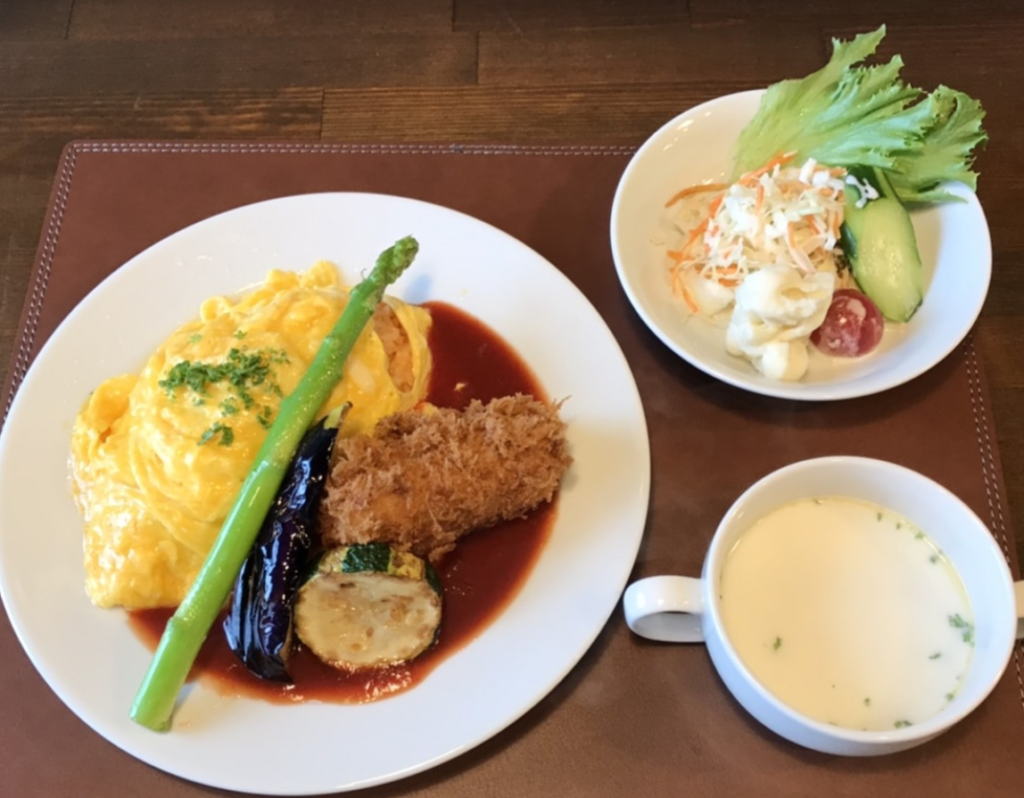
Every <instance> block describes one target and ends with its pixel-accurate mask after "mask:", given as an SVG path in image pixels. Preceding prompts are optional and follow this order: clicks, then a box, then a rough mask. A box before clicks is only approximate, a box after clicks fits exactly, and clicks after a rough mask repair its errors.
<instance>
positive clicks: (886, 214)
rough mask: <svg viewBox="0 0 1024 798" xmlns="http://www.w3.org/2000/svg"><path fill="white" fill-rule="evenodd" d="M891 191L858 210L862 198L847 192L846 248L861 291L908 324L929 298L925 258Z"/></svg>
mask: <svg viewBox="0 0 1024 798" xmlns="http://www.w3.org/2000/svg"><path fill="white" fill-rule="evenodd" d="M876 171H877V170H876ZM883 178H884V175H883ZM886 187H888V189H889V190H891V186H889V185H888V181H887V180H886V181H885V183H884V186H883V185H880V186H879V189H880V190H879V193H880V195H881V196H879V197H878V199H873V200H871V201H870V202H868V203H866V204H865V205H864V207H862V208H858V207H857V206H856V203H857V200H858V199H859V197H860V192H859V191H858V190H857V187H856V186H855V185H848V186H847V201H846V208H845V211H844V221H843V231H842V233H843V235H842V247H843V251H844V252H845V253H846V258H847V260H848V261H849V262H850V269H851V271H852V272H853V278H854V279H855V280H856V281H857V285H859V286H860V289H861V291H863V292H864V293H865V294H867V295H868V296H869V297H871V299H872V300H874V302H875V304H876V305H878V309H879V310H881V311H882V315H883V316H885V317H886V318H887V319H891V320H892V321H899V322H905V321H909V320H910V318H911V317H912V316H913V315H914V312H915V311H916V310H917V308H918V306H919V305H920V304H921V301H922V300H923V298H924V278H923V274H922V267H921V256H920V255H919V254H918V251H917V238H916V237H915V236H914V225H913V224H912V222H911V221H910V214H909V213H907V210H906V208H904V207H903V205H902V204H901V203H900V201H899V200H898V199H896V198H895V197H894V196H886V194H885V191H886Z"/></svg>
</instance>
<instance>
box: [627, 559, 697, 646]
mask: <svg viewBox="0 0 1024 798" xmlns="http://www.w3.org/2000/svg"><path fill="white" fill-rule="evenodd" d="M622 606H623V610H624V611H625V614H626V623H627V624H628V625H629V628H630V629H632V630H633V631H634V632H635V633H636V634H638V635H640V636H641V637H646V638H648V639H650V640H661V641H664V642H667V643H701V642H703V641H704V631H703V629H702V628H701V619H702V617H703V614H704V594H703V582H702V581H701V580H700V579H695V578H693V577H689V576H651V577H648V578H646V579H641V580H640V581H638V582H634V583H633V584H631V585H630V586H629V587H628V588H626V593H625V595H624V596H623V597H622Z"/></svg>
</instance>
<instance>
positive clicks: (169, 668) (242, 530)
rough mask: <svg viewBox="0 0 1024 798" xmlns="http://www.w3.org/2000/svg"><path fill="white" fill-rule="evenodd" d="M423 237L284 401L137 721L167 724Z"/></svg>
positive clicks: (355, 299) (149, 678) (359, 302)
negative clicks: (331, 401) (309, 434)
mask: <svg viewBox="0 0 1024 798" xmlns="http://www.w3.org/2000/svg"><path fill="white" fill-rule="evenodd" d="M418 250H419V244H418V243H417V242H416V239H414V238H412V237H411V236H407V237H406V238H403V239H401V240H400V241H398V242H396V243H395V244H394V246H392V247H391V248H390V249H387V250H385V251H384V252H383V253H381V255H380V257H379V258H377V264H376V266H375V267H374V269H373V271H372V272H371V273H370V275H369V276H368V277H367V278H366V279H364V280H363V281H362V282H361V283H359V285H357V286H356V287H355V288H354V289H353V290H352V293H351V295H350V296H349V301H348V304H347V305H346V306H345V310H344V312H343V313H342V314H341V318H339V319H338V322H337V324H335V325H334V329H332V330H331V332H330V333H328V335H327V337H326V338H325V339H324V341H323V343H322V344H321V346H320V350H319V351H318V352H317V354H316V357H315V358H314V359H313V362H312V363H311V364H310V366H309V369H308V371H307V372H306V374H305V376H303V378H302V381H301V382H300V383H299V385H298V386H297V387H296V388H295V390H294V391H293V392H292V393H291V394H289V395H288V396H287V397H286V398H285V399H284V400H283V401H282V402H281V408H280V410H279V411H278V414H277V419H276V420H275V421H274V423H273V425H272V426H271V428H270V431H269V432H268V433H267V437H266V439H265V440H264V441H263V445H262V446H261V447H260V450H259V452H258V453H257V455H256V460H255V462H254V463H253V466H252V469H251V470H250V471H249V475H248V477H246V480H245V482H244V483H243V484H242V488H241V490H240V491H239V493H238V496H237V497H236V499H235V503H234V505H233V506H232V508H231V511H230V512H229V513H228V517H227V519H225V521H224V526H223V527H221V531H220V534H219V535H218V536H217V539H216V540H215V541H214V544H213V548H212V549H211V550H210V553H209V554H208V555H207V557H206V561H205V562H204V563H203V567H202V569H201V570H200V571H199V574H198V576H196V579H195V582H194V583H193V584H192V587H191V589H190V590H189V592H188V595H186V596H185V599H184V601H182V603H181V605H180V606H179V607H178V610H177V612H175V613H174V615H173V616H172V617H171V619H170V621H168V623H167V627H166V629H165V630H164V634H163V637H162V638H161V639H160V645H159V646H158V647H157V650H156V654H155V655H154V656H153V661H152V663H151V664H150V666H149V671H148V672H147V673H146V676H145V678H144V679H143V682H142V686H141V687H140V688H139V691H138V693H137V694H136V696H135V701H134V703H133V704H132V709H131V718H132V720H134V721H135V722H136V723H138V724H140V725H142V726H145V727H147V728H150V729H153V730H154V731H164V730H166V729H168V728H170V724H171V714H172V713H173V711H174V704H175V702H176V700H177V697H178V692H179V691H180V690H181V687H182V685H183V684H184V683H185V679H186V678H188V673H189V670H190V669H191V668H192V663H193V662H194V661H195V658H196V655H197V654H198V653H199V648H200V646H202V644H203V641H204V640H205V639H206V635H207V633H208V632H209V631H210V627H211V626H212V625H213V622H214V621H215V620H216V619H217V614H218V613H219V612H220V609H221V607H223V606H224V602H225V600H226V599H227V597H228V594H229V593H230V592H231V588H232V586H233V585H234V582H235V579H236V578H237V576H238V572H239V569H241V567H242V563H243V562H244V561H245V558H246V557H247V556H248V554H249V550H250V549H251V548H252V545H253V542H254V541H255V540H256V535H257V534H258V533H259V529H260V525H261V524H262V523H263V518H264V516H266V514H267V512H268V510H269V509H270V507H271V505H272V504H273V501H274V497H275V495H276V494H277V490H278V488H279V487H280V484H281V480H282V479H283V477H284V474H285V471H286V469H287V468H288V463H289V462H290V461H291V458H292V456H293V455H294V453H295V449H296V447H297V446H298V444H299V441H300V440H301V439H302V436H303V434H304V433H305V432H306V429H307V428H308V427H309V425H310V424H311V423H312V422H313V417H314V415H315V414H316V411H317V409H318V408H319V407H320V406H321V405H322V404H323V403H324V402H325V401H326V400H327V397H328V396H330V393H331V391H332V390H333V389H334V386H335V385H336V384H337V383H338V381H339V380H340V379H341V375H342V371H343V370H344V366H345V361H346V360H347V359H348V355H349V352H350V351H351V350H352V347H353V345H354V344H355V342H356V340H357V339H358V338H359V336H360V335H361V334H362V331H363V328H364V327H365V326H366V324H367V322H368V321H369V320H370V316H371V315H373V311H374V309H375V308H376V307H377V304H378V303H379V302H380V301H381V298H382V297H383V296H384V291H385V289H386V288H387V287H388V286H389V285H390V284H391V283H393V282H394V281H395V280H397V279H398V277H399V276H400V275H401V274H402V272H403V271H405V270H406V268H408V266H409V264H411V263H412V261H413V258H415V257H416V253H417V251H418Z"/></svg>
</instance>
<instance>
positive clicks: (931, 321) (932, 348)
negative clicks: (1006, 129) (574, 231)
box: [611, 90, 992, 400]
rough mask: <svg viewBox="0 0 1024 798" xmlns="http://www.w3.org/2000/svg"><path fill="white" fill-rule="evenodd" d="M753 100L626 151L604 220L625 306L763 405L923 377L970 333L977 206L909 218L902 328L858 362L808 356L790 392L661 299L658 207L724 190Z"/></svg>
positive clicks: (688, 115) (668, 234)
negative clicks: (694, 192) (913, 252)
mask: <svg viewBox="0 0 1024 798" xmlns="http://www.w3.org/2000/svg"><path fill="white" fill-rule="evenodd" d="M762 94H763V91H761V90H757V91H747V92H741V93H738V94H730V95H727V96H724V97H719V98H718V99H715V100H711V101H710V102H706V103H703V104H702V105H698V106H697V107H695V108H691V109H690V110H689V111H686V112H685V113H682V114H680V115H679V116H677V117H676V118H675V119H673V120H671V121H670V122H668V123H667V124H665V125H664V126H663V127H662V128H661V129H660V130H658V131H657V132H656V133H655V134H654V135H653V136H651V137H650V138H649V139H648V140H647V141H646V142H645V143H644V144H643V146H641V147H640V149H639V150H637V152H636V154H635V155H634V156H633V158H632V160H631V161H630V162H629V164H628V166H627V167H626V170H625V171H624V172H623V175H622V178H621V180H620V181H619V185H618V188H617V190H616V192H615V199H614V202H613V203H612V213H611V242H612V255H613V257H614V260H615V268H616V271H617V272H618V276H619V280H620V281H621V283H622V287H623V290H624V291H625V293H626V296H627V297H628V298H629V300H630V302H632V304H633V307H634V308H635V309H636V311H637V313H638V314H639V315H640V318H641V319H643V321H644V323H646V324H647V326H648V327H650V329H651V330H652V331H653V332H654V334H655V335H657V336H658V337H659V338H660V339H661V340H662V341H663V342H664V343H665V344H666V345H667V346H668V347H669V348H670V349H672V350H673V351H674V352H675V353H676V354H678V355H679V356H680V357H682V358H683V359H685V360H686V361H688V362H689V363H690V364H692V365H693V366H695V367H697V368H698V369H701V370H702V371H704V372H706V373H707V374H709V375H711V376H713V377H716V378H718V379H719V380H722V381H723V382H726V383H729V384H730V385H734V386H736V387H739V388H743V389H745V390H748V391H753V392H755V393H759V394H764V395H767V396H777V397H782V398H787V399H802V400H836V399H849V398H853V397H857V396H865V395H868V394H874V393H878V392H880V391H884V390H887V389H889V388H893V387H895V386H897V385H901V384H902V383H905V382H907V381H909V380H912V379H913V378H915V377H917V376H919V375H920V374H922V373H924V372H925V371H927V370H928V369H930V368H931V367H932V366H934V365H935V364H937V363H938V362H939V361H941V360H942V359H943V358H945V357H946V355H948V354H949V353H950V352H951V351H952V350H953V349H954V348H955V347H956V345H957V344H958V343H960V341H961V340H963V338H964V336H966V335H967V333H968V332H969V331H970V329H971V327H972V326H973V324H974V322H975V320H976V319H977V317H978V314H979V313H980V312H981V307H982V305H983V304H984V301H985V296H986V295H987V293H988V286H989V280H990V277H991V272H992V246H991V241H990V238H989V231H988V224H987V222H986V220H985V214H984V212H983V211H982V208H981V204H980V203H979V202H978V199H977V197H976V196H975V195H974V193H973V192H971V191H970V190H969V189H968V188H967V187H966V186H964V185H962V184H950V185H948V186H947V188H948V189H949V190H950V191H951V192H952V193H954V194H956V195H957V196H959V197H962V198H963V200H964V201H963V202H948V203H943V204H938V205H930V206H927V207H925V208H922V209H920V210H914V211H913V212H912V213H911V218H912V220H913V223H914V230H915V233H916V235H917V244H918V249H919V251H920V254H921V260H922V263H923V265H924V276H925V285H926V289H925V296H924V302H923V304H922V305H921V307H920V309H919V310H918V311H917V313H916V314H915V315H914V317H913V318H912V319H911V320H910V321H909V322H907V323H906V324H894V323H888V322H887V323H886V325H885V334H884V336H883V338H882V342H881V344H879V346H878V348H877V349H875V350H874V351H873V352H871V353H870V354H868V355H865V356H864V357H860V358H839V357H830V356H828V355H825V354H823V353H821V352H819V351H818V350H817V349H816V348H815V347H813V346H811V347H810V350H811V352H810V364H809V366H808V370H807V373H806V374H805V375H804V377H803V378H802V379H801V380H799V381H795V382H783V381H779V380H772V379H769V378H767V377H764V376H763V375H761V374H759V373H758V372H757V371H756V370H755V369H754V367H753V365H751V363H750V362H749V361H747V360H745V359H743V358H740V357H736V356H733V355H730V354H729V353H728V352H726V350H725V327H724V326H721V325H716V324H715V323H713V322H711V321H710V320H708V319H706V318H703V317H699V316H692V315H691V314H690V313H689V311H688V310H687V309H686V307H685V305H683V304H682V302H681V301H680V300H679V299H677V298H676V297H674V296H673V295H672V289H671V287H670V283H669V272H668V259H667V257H666V256H665V250H666V249H667V246H668V245H669V244H670V243H671V241H672V230H671V227H670V223H669V215H668V211H667V210H666V208H665V203H666V202H667V201H668V200H669V198H670V197H672V196H673V195H674V194H675V193H676V192H678V191H679V190H680V189H682V188H685V187H687V186H691V185H695V184H697V183H709V182H725V181H727V180H728V177H729V174H730V172H731V168H732V163H733V147H734V144H735V142H736V140H737V138H738V136H739V134H740V131H741V130H742V129H743V128H744V127H745V126H746V124H747V123H748V122H749V121H750V119H751V118H752V117H753V116H754V114H755V112H756V111H757V107H758V103H759V102H760V99H761V95H762Z"/></svg>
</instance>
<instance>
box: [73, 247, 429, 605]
mask: <svg viewBox="0 0 1024 798" xmlns="http://www.w3.org/2000/svg"><path fill="white" fill-rule="evenodd" d="M347 297H348V293H347V291H346V290H345V289H344V288H343V287H342V286H341V285H340V283H339V280H338V275H337V271H336V270H335V268H334V267H333V266H332V265H331V264H329V263H326V262H321V263H317V264H316V265H314V266H313V267H312V268H311V269H310V270H309V271H308V272H305V273H303V274H295V273H290V272H281V271H272V272H271V273H270V274H269V275H268V277H267V279H266V281H265V282H264V283H262V284H261V285H260V286H259V287H257V288H256V289H255V290H253V291H252V292H250V293H247V294H246V295H245V296H244V297H242V298H241V299H238V300H235V299H230V298H227V297H216V298H213V299H209V300H207V301H206V302H204V303H203V305H202V308H201V311H200V316H199V319H198V320H196V321H192V322H189V323H188V324H185V325H184V326H182V327H181V328H179V329H178V330H177V331H175V332H174V333H173V334H172V335H171V336H170V337H169V338H168V339H167V340H166V341H164V343H163V344H161V346H160V347H159V348H158V349H157V350H156V352H154V353H153V354H152V356H151V357H150V358H149V361H148V362H147V363H146V365H145V367H144V368H143V370H142V372H141V374H138V375H123V376H119V377H114V378H112V379H110V380H107V381H106V382H104V383H103V384H102V385H100V386H99V387H98V388H97V389H96V390H95V391H94V392H93V394H92V395H91V396H90V397H89V399H88V400H87V401H86V403H85V406H84V407H83V408H82V410H81V411H80V412H79V415H78V418H77V419H76V421H75V425H74V430H73V432H72V438H71V472H72V479H73V487H74V493H75V500H76V502H77V504H78V507H79V509H80V511H81V513H82V515H83V517H84V519H85V572H86V590H87V592H88V594H89V597H90V598H91V599H92V601H93V603H95V604H97V605H99V606H102V607H111V606H117V605H121V606H125V607H128V608H147V607H171V606H176V605H177V604H179V603H180V602H181V600H182V599H183V598H184V596H185V593H186V592H187V590H188V588H189V586H190V585H191V583H192V580H193V579H194V577H195V575H196V573H197V572H198V570H199V568H200V566H201V565H202V562H203V559H204V558H205V556H206V554H207V552H208V551H209V549H210V546H211V545H212V543H213V540H214V539H215V538H216V536H217V533H218V532H219V531H220V527H221V524H222V522H223V521H224V518H225V517H226V516H227V513H228V511H229V510H230V508H231V504H232V502H233V501H234V498H235V495H236V493H237V492H238V489H239V488H240V487H241V485H242V482H243V481H244V479H245V477H246V475H247V474H248V471H249V468H250V466H251V464H252V462H253V460H254V459H255V456H256V452H257V450H258V449H259V447H260V445H261V443H262V442H263V439H264V437H265V435H266V430H267V429H268V428H269V426H270V425H271V423H272V422H273V419H274V417H275V414H276V412H277V408H278V406H279V405H280V402H281V399H282V398H283V397H284V396H287V395H288V394H289V393H290V392H291V391H292V390H293V389H294V388H295V386H296V385H297V384H298V382H299V380H300V379H301V378H302V375H303V373H304V372H305V370H306V368H307V366H308V365H309V363H310V361H311V360H312V359H313V357H314V355H315V354H316V352H317V350H318V348H319V347H320V343H321V341H322V340H323V338H324V337H325V336H326V335H327V333H328V332H329V331H330V329H331V328H332V327H333V326H334V323H335V322H336V321H337V320H338V317H339V316H340V315H341V311H342V310H343V308H344V307H345V303H346V301H347ZM429 326H430V315H429V313H428V312H427V311H426V310H424V309H423V308H418V307H414V306H411V305H406V304H405V303H403V302H400V301H398V300H396V299H393V298H387V299H386V300H385V302H384V303H382V304H381V306H380V307H379V308H378V310H377V312H376V313H375V315H374V319H373V322H372V323H371V324H370V325H368V326H367V328H366V329H365V330H364V331H363V334H362V336H361V338H360V339H359V341H358V343H357V344H356V346H355V347H354V348H353V350H352V353H351V355H350V357H349V360H348V362H347V364H346V369H345V376H344V379H343V380H342V381H341V382H340V383H339V384H338V385H337V386H336V387H335V389H334V392H333V393H332V394H331V396H330V398H329V399H328V401H327V403H326V404H325V406H324V407H323V408H321V414H323V413H326V412H327V411H328V410H329V409H330V408H332V407H336V406H338V405H340V404H341V403H343V402H346V401H348V402H351V403H352V407H351V410H350V411H349V413H348V415H347V416H346V419H345V424H344V425H343V433H342V434H346V435H353V434H358V433H363V432H369V431H371V430H372V429H373V426H374V425H375V424H376V422H377V420H378V419H380V418H382V417H383V416H386V415H389V414H391V413H396V412H398V411H400V410H406V409H408V408H411V407H413V406H414V405H415V404H416V403H417V402H419V401H420V400H421V399H422V398H423V397H424V395H425V394H426V389H427V382H428V379H429V375H430V365H431V362H430V350H429V348H428V346H427V331H428V329H429Z"/></svg>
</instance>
